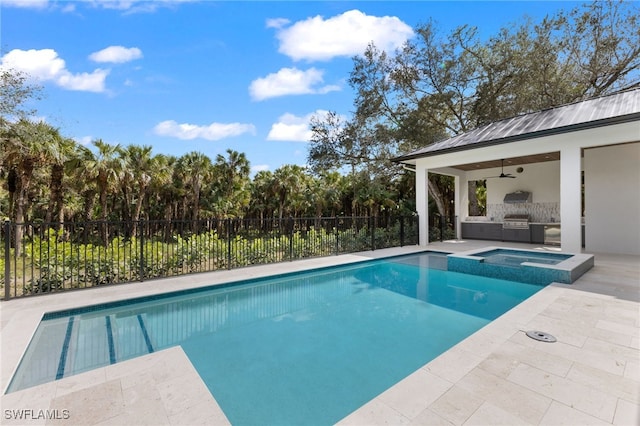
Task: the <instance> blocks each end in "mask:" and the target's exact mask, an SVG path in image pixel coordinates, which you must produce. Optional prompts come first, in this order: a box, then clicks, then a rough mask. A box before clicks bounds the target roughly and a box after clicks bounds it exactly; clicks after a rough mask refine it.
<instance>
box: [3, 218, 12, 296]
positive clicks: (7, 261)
mask: <svg viewBox="0 0 640 426" xmlns="http://www.w3.org/2000/svg"><path fill="white" fill-rule="evenodd" d="M10 252H11V222H10V221H8V220H5V222H4V300H9V299H10V298H11V277H10V275H11V256H10Z"/></svg>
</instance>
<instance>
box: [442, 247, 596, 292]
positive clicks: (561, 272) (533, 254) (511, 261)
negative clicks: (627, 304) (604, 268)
mask: <svg viewBox="0 0 640 426" xmlns="http://www.w3.org/2000/svg"><path fill="white" fill-rule="evenodd" d="M593 259H594V258H593V255H591V254H570V253H554V252H548V251H540V250H524V249H510V248H501V247H487V248H483V249H479V250H470V251H466V252H463V253H456V254H450V255H449V256H447V269H448V270H449V271H454V272H461V273H465V274H474V275H482V276H485V277H492V278H501V279H506V280H512V281H519V282H525V283H529V284H539V285H547V284H550V283H552V282H559V283H564V284H571V283H573V282H574V281H575V280H577V279H578V278H580V276H582V274H584V273H585V272H587V271H588V270H589V269H591V268H592V267H593Z"/></svg>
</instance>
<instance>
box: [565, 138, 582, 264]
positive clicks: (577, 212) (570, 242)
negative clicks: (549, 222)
mask: <svg viewBox="0 0 640 426" xmlns="http://www.w3.org/2000/svg"><path fill="white" fill-rule="evenodd" d="M580 154H581V152H580V147H568V148H563V149H561V150H560V225H561V242H560V246H561V248H562V251H564V252H569V253H580V251H581V250H582V215H581V209H582V179H581V177H582V175H581V170H582V168H581V160H582V159H581V156H580Z"/></svg>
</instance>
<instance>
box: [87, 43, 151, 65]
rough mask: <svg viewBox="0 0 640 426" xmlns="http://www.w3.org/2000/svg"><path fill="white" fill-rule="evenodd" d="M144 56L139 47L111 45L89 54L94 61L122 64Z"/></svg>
mask: <svg viewBox="0 0 640 426" xmlns="http://www.w3.org/2000/svg"><path fill="white" fill-rule="evenodd" d="M139 58H142V51H141V50H140V49H138V48H137V47H124V46H109V47H107V48H104V49H102V50H99V51H97V52H93V53H92V54H91V55H89V59H91V60H92V61H94V62H112V63H117V64H121V63H123V62H129V61H133V60H135V59H139Z"/></svg>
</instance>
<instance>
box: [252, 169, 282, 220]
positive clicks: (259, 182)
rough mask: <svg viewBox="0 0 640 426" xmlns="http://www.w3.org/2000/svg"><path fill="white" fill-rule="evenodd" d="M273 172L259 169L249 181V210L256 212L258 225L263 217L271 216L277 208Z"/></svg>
mask: <svg viewBox="0 0 640 426" xmlns="http://www.w3.org/2000/svg"><path fill="white" fill-rule="evenodd" d="M274 189H275V185H274V177H273V173H271V172H270V171H268V170H261V171H259V172H258V173H256V175H255V176H254V177H253V181H252V182H251V200H250V202H249V203H250V210H251V211H252V212H254V213H258V217H259V218H260V225H261V226H262V222H263V220H264V218H265V217H272V216H273V212H274V211H275V209H276V208H277V203H274V200H276V195H275V193H274V192H273V191H274Z"/></svg>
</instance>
